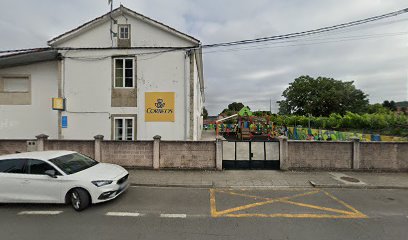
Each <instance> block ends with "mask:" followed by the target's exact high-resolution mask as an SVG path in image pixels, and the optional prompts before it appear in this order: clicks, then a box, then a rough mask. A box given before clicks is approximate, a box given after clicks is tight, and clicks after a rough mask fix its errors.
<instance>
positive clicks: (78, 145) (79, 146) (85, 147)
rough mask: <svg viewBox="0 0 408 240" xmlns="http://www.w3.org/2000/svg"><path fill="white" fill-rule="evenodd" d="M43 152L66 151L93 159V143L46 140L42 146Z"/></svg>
mask: <svg viewBox="0 0 408 240" xmlns="http://www.w3.org/2000/svg"><path fill="white" fill-rule="evenodd" d="M44 150H46V151H52V150H67V151H75V152H79V153H81V154H83V155H86V156H88V157H91V158H94V157H95V142H94V141H82V140H48V141H46V142H45V144H44Z"/></svg>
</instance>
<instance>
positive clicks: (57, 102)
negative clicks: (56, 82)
mask: <svg viewBox="0 0 408 240" xmlns="http://www.w3.org/2000/svg"><path fill="white" fill-rule="evenodd" d="M52 109H54V110H61V111H65V98H52Z"/></svg>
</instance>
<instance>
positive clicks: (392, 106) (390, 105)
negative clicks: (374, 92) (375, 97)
mask: <svg viewBox="0 0 408 240" xmlns="http://www.w3.org/2000/svg"><path fill="white" fill-rule="evenodd" d="M382 105H383V107H385V108H388V109H390V110H391V111H397V104H396V103H395V102H394V101H391V102H390V101H388V100H385V101H384V102H383V104H382Z"/></svg>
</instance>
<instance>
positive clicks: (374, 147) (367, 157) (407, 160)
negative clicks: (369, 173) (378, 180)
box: [360, 142, 408, 171]
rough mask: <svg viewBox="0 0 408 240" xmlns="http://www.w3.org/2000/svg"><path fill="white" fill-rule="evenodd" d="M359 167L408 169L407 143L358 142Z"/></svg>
mask: <svg viewBox="0 0 408 240" xmlns="http://www.w3.org/2000/svg"><path fill="white" fill-rule="evenodd" d="M360 169H379V170H398V171H408V143H391V142H390V143H384V142H381V143H360Z"/></svg>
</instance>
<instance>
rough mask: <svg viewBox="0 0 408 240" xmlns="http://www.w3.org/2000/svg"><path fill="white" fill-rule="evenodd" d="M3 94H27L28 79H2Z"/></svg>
mask: <svg viewBox="0 0 408 240" xmlns="http://www.w3.org/2000/svg"><path fill="white" fill-rule="evenodd" d="M3 84H4V85H3V91H4V92H29V91H30V81H29V80H28V77H3Z"/></svg>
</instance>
